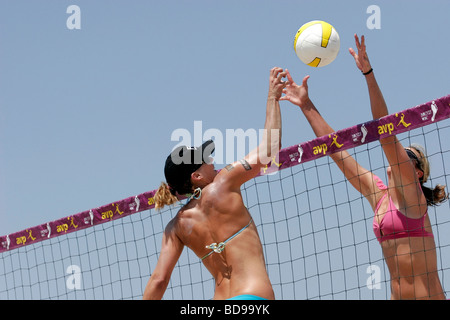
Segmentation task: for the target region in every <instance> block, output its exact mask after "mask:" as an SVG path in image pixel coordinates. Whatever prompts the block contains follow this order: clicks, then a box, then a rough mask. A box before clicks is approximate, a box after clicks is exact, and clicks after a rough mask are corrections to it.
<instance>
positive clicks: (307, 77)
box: [302, 75, 309, 88]
mask: <svg viewBox="0 0 450 320" xmlns="http://www.w3.org/2000/svg"><path fill="white" fill-rule="evenodd" d="M308 79H309V75H308V76H306V77H304V78H303V82H302V86H304V87H305V88H308Z"/></svg>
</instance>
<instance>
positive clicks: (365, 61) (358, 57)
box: [348, 34, 372, 73]
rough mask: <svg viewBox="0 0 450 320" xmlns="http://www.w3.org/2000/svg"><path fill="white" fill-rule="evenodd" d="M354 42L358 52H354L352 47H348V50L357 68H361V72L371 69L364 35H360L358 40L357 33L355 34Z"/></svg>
mask: <svg viewBox="0 0 450 320" xmlns="http://www.w3.org/2000/svg"><path fill="white" fill-rule="evenodd" d="M355 44H356V49H357V50H358V53H356V52H355V50H353V48H349V49H348V51H349V52H350V54H351V55H352V56H353V58H354V59H355V62H356V66H357V67H358V69H359V70H361V72H362V73H366V72H368V71H369V70H370V69H372V67H371V65H370V61H369V57H368V56H367V52H366V44H365V39H364V36H361V42H359V38H358V35H357V34H355Z"/></svg>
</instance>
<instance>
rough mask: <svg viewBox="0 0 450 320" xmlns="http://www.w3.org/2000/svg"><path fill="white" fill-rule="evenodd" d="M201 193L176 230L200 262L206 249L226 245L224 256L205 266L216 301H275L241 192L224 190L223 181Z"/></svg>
mask: <svg viewBox="0 0 450 320" xmlns="http://www.w3.org/2000/svg"><path fill="white" fill-rule="evenodd" d="M217 180H218V181H214V182H213V183H211V184H209V185H208V186H206V187H205V188H203V190H202V195H201V197H200V199H192V200H190V201H189V202H188V203H187V204H186V205H185V206H184V207H183V208H182V209H181V210H180V211H179V212H178V214H177V216H176V217H175V219H174V220H175V221H174V222H175V223H174V229H175V233H176V235H177V236H178V238H179V239H180V240H181V242H182V243H183V244H184V245H186V246H187V247H189V248H190V249H191V250H192V251H193V252H194V253H195V254H196V255H197V256H198V257H199V259H201V258H202V257H204V256H205V255H207V254H208V253H210V252H211V251H212V250H211V249H207V248H206V246H207V245H210V244H212V243H216V244H219V243H221V242H224V241H225V240H227V239H229V238H230V237H231V236H233V235H235V234H236V233H238V232H239V231H240V230H242V229H243V228H244V227H246V226H248V227H246V228H245V229H244V230H242V231H241V232H240V233H239V234H237V235H236V236H235V237H234V238H233V239H231V240H230V241H229V242H227V243H226V244H225V249H224V250H223V251H222V252H221V253H216V252H213V253H211V254H210V255H209V256H207V257H205V258H204V259H203V263H204V265H205V267H206V268H207V269H208V271H209V272H210V273H211V274H212V276H213V277H214V279H215V283H216V288H215V296H214V299H228V298H231V297H233V296H236V295H240V294H253V295H258V296H260V297H262V298H266V299H274V293H273V290H272V287H271V284H270V280H269V277H268V275H267V271H266V266H265V261H264V256H263V249H262V245H261V242H260V238H259V235H258V231H257V228H256V226H255V224H254V223H250V222H251V219H252V217H251V215H250V213H249V212H248V210H247V208H246V207H245V206H244V204H243V201H242V196H241V193H240V192H237V191H234V192H229V190H224V189H225V187H224V185H223V184H221V183H220V179H217Z"/></svg>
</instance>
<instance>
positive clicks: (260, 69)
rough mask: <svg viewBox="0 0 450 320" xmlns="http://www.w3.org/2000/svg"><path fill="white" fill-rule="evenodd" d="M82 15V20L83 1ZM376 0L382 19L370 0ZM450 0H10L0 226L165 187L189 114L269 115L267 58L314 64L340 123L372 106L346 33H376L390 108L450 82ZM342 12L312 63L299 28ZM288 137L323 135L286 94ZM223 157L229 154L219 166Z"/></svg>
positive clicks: (316, 96) (324, 102)
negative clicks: (377, 21) (332, 51)
mask: <svg viewBox="0 0 450 320" xmlns="http://www.w3.org/2000/svg"><path fill="white" fill-rule="evenodd" d="M73 4H75V5H78V6H79V8H80V10H81V29H79V30H69V29H68V28H67V26H66V20H67V19H68V18H69V16H70V14H67V13H66V10H67V7H69V6H70V5H73ZM373 4H375V5H378V7H379V8H380V14H381V16H380V17H381V29H374V30H370V29H368V27H367V19H369V17H370V16H371V14H370V13H367V12H366V10H367V8H368V7H369V6H370V5H373ZM449 12H450V1H443V0H435V1H432V2H426V4H425V2H424V1H411V0H409V1H395V2H394V1H360V0H358V1H356V0H351V1H293V0H289V1H287V0H282V1H268V0H262V1H256V0H243V1H242V0H241V1H234V0H233V1H225V2H223V1H222V2H219V1H203V0H199V1H124V0H121V1H118V0H114V1H103V0H95V1H92V0H90V1H76V0H72V1H33V2H31V1H21V0H16V1H6V0H0V92H1V94H0V168H1V169H0V221H1V223H0V234H1V235H4V234H8V233H12V232H15V231H19V230H22V229H25V228H27V227H31V226H35V225H38V224H41V223H45V222H48V221H52V220H55V219H58V218H61V217H64V216H68V215H72V214H75V213H78V212H81V211H84V210H88V209H90V208H95V207H98V206H101V205H104V204H107V203H111V202H113V201H116V200H119V199H123V198H126V197H129V196H133V195H136V194H140V193H143V192H145V191H148V190H153V189H156V188H157V186H158V185H159V183H160V182H161V181H162V180H164V176H163V164H164V160H165V158H166V157H167V155H168V153H169V152H170V150H171V149H172V147H174V146H175V145H176V144H177V142H178V141H172V140H171V134H172V133H173V132H174V130H176V129H180V128H184V129H187V130H188V131H190V132H193V127H194V121H202V127H203V130H207V129H210V128H214V129H218V130H220V131H221V132H225V130H226V129H237V128H243V129H244V130H246V129H259V128H262V127H263V125H264V117H265V101H266V96H267V89H268V79H269V70H270V69H271V68H272V67H273V66H280V67H282V68H288V69H289V70H290V71H291V74H292V75H293V76H294V78H295V79H296V80H297V81H300V80H301V79H302V78H303V76H304V75H307V74H309V75H311V78H310V81H309V87H310V96H311V98H312V99H313V101H314V102H315V104H316V105H317V107H318V108H319V110H320V111H321V112H322V113H323V115H324V116H325V117H326V118H327V119H329V122H330V124H331V125H332V126H333V127H334V128H335V129H336V130H337V129H341V128H346V127H349V126H352V125H354V124H357V123H362V122H365V121H367V120H370V118H371V114H370V110H369V105H368V96H367V90H366V87H365V83H364V79H363V77H362V76H361V74H360V72H359V71H358V70H357V69H356V67H355V64H354V61H353V58H352V57H351V56H350V55H349V54H348V48H349V47H353V46H354V42H353V34H354V33H358V34H364V35H365V36H366V40H367V46H368V53H369V57H370V59H371V62H372V65H373V67H374V70H375V72H376V75H377V79H378V81H379V84H380V86H381V88H382V90H383V92H384V95H385V98H386V100H387V102H388V106H389V109H390V111H391V112H395V111H399V110H403V109H406V108H409V107H412V106H415V105H417V104H421V103H423V102H427V101H430V100H432V99H434V98H438V97H441V96H444V95H447V94H449V84H450V73H449V72H448V70H449V69H450V60H449V59H448V55H449V54H448V52H449V47H450V41H449V39H448V36H447V30H449V29H450V21H449V19H448V13H449ZM316 19H319V20H324V21H327V22H329V23H331V24H332V25H333V26H334V27H335V28H336V29H337V31H338V33H339V35H340V38H341V51H340V53H339V55H338V57H337V59H336V60H335V61H334V62H333V63H332V64H330V65H328V66H326V67H324V68H318V69H313V68H311V67H308V66H306V65H304V64H303V63H301V61H300V60H299V59H298V58H297V56H296V55H295V53H294V51H293V46H292V44H293V39H294V35H295V33H296V31H297V29H298V28H299V27H300V26H301V25H302V24H303V23H305V22H308V21H311V20H316ZM282 117H283V146H284V147H287V146H290V145H293V144H296V143H300V142H303V141H307V140H310V139H313V138H314V135H313V132H312V130H311V129H310V128H309V126H308V125H307V123H306V121H305V119H304V118H303V117H302V115H301V112H300V110H298V109H297V108H296V107H294V106H293V105H291V104H290V103H288V102H283V103H282ZM219 167H220V165H219Z"/></svg>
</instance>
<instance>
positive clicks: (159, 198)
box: [154, 182, 178, 210]
mask: <svg viewBox="0 0 450 320" xmlns="http://www.w3.org/2000/svg"><path fill="white" fill-rule="evenodd" d="M154 198H155V209H156V210H161V209H162V208H163V207H164V206H166V205H167V206H168V205H171V204H174V203H175V202H177V201H178V198H177V197H176V196H175V195H174V194H173V193H172V192H171V190H170V188H169V186H168V185H167V183H165V182H161V185H160V186H159V188H158V190H156V193H155V196H154Z"/></svg>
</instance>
